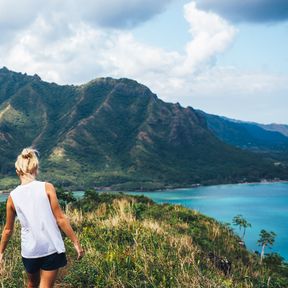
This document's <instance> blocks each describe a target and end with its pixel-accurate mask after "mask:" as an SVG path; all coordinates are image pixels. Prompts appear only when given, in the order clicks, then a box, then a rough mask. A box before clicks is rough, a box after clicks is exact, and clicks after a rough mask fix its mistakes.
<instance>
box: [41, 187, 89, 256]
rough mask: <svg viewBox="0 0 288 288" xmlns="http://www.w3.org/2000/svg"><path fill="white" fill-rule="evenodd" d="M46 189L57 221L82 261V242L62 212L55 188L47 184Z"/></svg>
mask: <svg viewBox="0 0 288 288" xmlns="http://www.w3.org/2000/svg"><path fill="white" fill-rule="evenodd" d="M45 188H46V193H47V195H48V198H49V201H50V205H51V209H52V212H53V214H54V217H55V219H56V222H57V224H58V226H59V227H60V228H61V230H62V231H63V232H64V233H65V234H66V236H67V237H68V238H69V239H70V240H71V241H72V242H73V244H74V247H75V249H76V251H77V254H78V259H80V258H81V257H82V256H83V255H84V251H83V249H82V247H81V245H80V242H79V240H78V238H77V236H76V235H75V233H74V231H73V229H72V227H71V225H70V222H69V220H68V219H67V217H66V215H65V214H64V212H63V211H62V209H61V207H60V205H59V202H58V199H57V195H56V191H55V188H54V186H53V185H52V184H50V183H46V184H45Z"/></svg>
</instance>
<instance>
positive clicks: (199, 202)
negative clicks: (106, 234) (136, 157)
mask: <svg viewBox="0 0 288 288" xmlns="http://www.w3.org/2000/svg"><path fill="white" fill-rule="evenodd" d="M129 193H130V192H129ZM131 194H136V195H141V194H143V195H145V196H147V197H149V198H151V199H152V200H154V201H155V202H157V203H171V204H181V205H183V206H185V207H188V208H192V209H195V210H198V211H199V212H201V213H203V214H206V215H208V216H211V217H213V218H215V219H217V220H218V221H220V222H223V223H227V222H228V223H231V224H232V219H233V217H234V216H236V215H238V214H241V215H243V217H244V218H245V219H246V220H247V221H248V222H249V223H251V225H252V227H251V228H249V229H247V231H246V236H245V243H246V246H247V248H248V249H249V250H251V251H255V250H257V251H259V252H260V247H259V246H258V245H257V240H258V239H259V233H260V231H261V229H265V230H267V231H273V232H275V233H276V234H277V236H276V238H275V243H274V245H273V248H272V249H271V250H270V249H267V248H266V251H265V252H266V253H270V252H271V251H273V252H277V253H279V254H281V256H282V257H284V258H285V260H286V261H288V183H286V182H285V183H257V184H231V185H215V186H204V187H197V188H190V189H173V190H164V191H154V192H148V191H147V192H131ZM232 227H233V228H234V230H235V232H236V233H239V229H238V227H235V226H232ZM239 235H242V233H241V232H240V233H239Z"/></svg>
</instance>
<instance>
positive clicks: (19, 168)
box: [15, 147, 39, 175]
mask: <svg viewBox="0 0 288 288" xmlns="http://www.w3.org/2000/svg"><path fill="white" fill-rule="evenodd" d="M37 154H39V153H38V151H37V150H35V149H33V148H31V147H28V148H24V149H23V150H22V152H21V154H19V155H18V157H17V160H16V162H15V168H16V172H17V174H18V175H25V174H26V175H27V174H37V173H38V168H39V161H38V157H37Z"/></svg>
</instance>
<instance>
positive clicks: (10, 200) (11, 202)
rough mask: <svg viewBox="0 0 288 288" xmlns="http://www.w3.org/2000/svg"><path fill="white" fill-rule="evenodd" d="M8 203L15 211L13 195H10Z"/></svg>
mask: <svg viewBox="0 0 288 288" xmlns="http://www.w3.org/2000/svg"><path fill="white" fill-rule="evenodd" d="M6 205H7V207H8V208H12V209H13V210H14V211H15V207H14V203H13V200H12V197H11V195H9V196H8V199H7V204H6Z"/></svg>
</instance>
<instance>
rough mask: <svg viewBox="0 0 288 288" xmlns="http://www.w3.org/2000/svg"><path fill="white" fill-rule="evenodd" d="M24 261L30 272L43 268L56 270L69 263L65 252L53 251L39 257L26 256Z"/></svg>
mask: <svg viewBox="0 0 288 288" xmlns="http://www.w3.org/2000/svg"><path fill="white" fill-rule="evenodd" d="M22 261H23V264H24V267H25V269H26V271H27V272H28V273H30V274H34V273H36V272H38V271H39V270H40V269H42V270H48V271H51V270H56V269H58V268H60V267H64V266H66V264H67V259H66V254H65V253H59V254H58V253H53V254H51V255H48V256H44V257H39V258H24V257H22Z"/></svg>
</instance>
